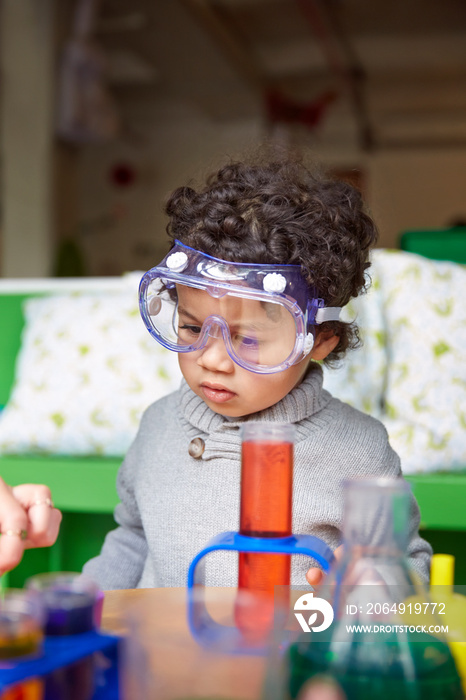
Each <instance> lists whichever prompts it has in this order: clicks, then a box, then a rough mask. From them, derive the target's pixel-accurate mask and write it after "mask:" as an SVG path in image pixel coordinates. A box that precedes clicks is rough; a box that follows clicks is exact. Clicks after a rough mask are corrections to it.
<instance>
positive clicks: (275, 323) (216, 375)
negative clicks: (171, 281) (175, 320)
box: [178, 287, 310, 418]
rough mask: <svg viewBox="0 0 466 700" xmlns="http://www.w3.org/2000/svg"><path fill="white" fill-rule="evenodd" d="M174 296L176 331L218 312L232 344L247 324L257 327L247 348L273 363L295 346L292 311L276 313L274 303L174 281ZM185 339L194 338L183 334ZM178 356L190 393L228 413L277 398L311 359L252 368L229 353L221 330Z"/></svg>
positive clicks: (252, 409)
mask: <svg viewBox="0 0 466 700" xmlns="http://www.w3.org/2000/svg"><path fill="white" fill-rule="evenodd" d="M178 300H179V325H178V334H179V335H180V337H182V336H183V334H192V335H194V334H195V333H196V332H197V333H199V328H200V326H202V323H203V322H204V320H205V319H206V318H207V317H208V316H211V315H218V316H222V317H223V318H224V319H225V320H226V321H227V323H228V325H229V328H230V335H231V337H232V342H233V344H234V345H235V343H241V342H242V341H241V338H244V335H246V334H247V329H248V327H250V328H254V329H257V328H259V329H260V333H261V342H260V343H259V349H257V345H254V350H252V349H249V350H248V349H246V350H245V352H246V353H247V352H259V353H264V354H265V355H267V356H268V357H269V358H270V363H271V364H272V363H273V360H274V359H275V357H282V356H283V357H286V356H287V354H289V353H290V352H291V350H292V348H293V346H294V342H295V334H296V329H295V325H294V321H293V319H292V318H291V316H290V318H289V323H288V322H287V321H286V320H285V322H284V319H283V318H281V319H279V318H277V314H279V313H280V309H279V308H274V307H275V306H276V305H274V304H263V303H261V302H259V301H254V300H251V299H246V300H244V299H242V300H240V299H237V298H235V297H223V298H222V299H215V298H213V297H211V296H210V295H209V294H208V293H207V292H205V291H202V290H197V289H192V288H189V287H178ZM277 329H280V332H277ZM186 342H187V343H191V342H193V340H192V339H190V338H187V339H186ZM243 345H244V342H243V343H242V346H243ZM242 352H243V350H242ZM178 357H179V363H180V368H181V371H182V373H183V376H184V378H185V379H186V381H187V383H188V385H189V386H190V388H191V389H192V390H193V391H194V393H195V394H197V395H198V396H200V397H201V398H202V400H203V401H205V403H206V404H207V405H208V406H209V408H211V409H212V410H213V411H215V412H216V413H220V414H222V415H224V416H229V417H231V418H237V417H239V416H246V415H249V414H251V413H256V412H257V411H262V410H263V409H265V408H268V407H270V406H273V405H274V404H276V403H277V402H278V401H280V400H281V399H282V398H283V397H284V396H286V395H287V394H288V393H289V392H290V391H291V390H292V389H293V388H294V387H295V386H296V385H297V384H299V383H300V382H301V380H302V378H303V376H304V374H305V372H306V369H307V367H308V364H309V361H310V358H309V357H306V358H305V359H304V360H302V361H301V362H300V363H298V364H296V365H293V366H292V367H290V368H289V369H286V370H284V371H282V372H276V373H273V374H257V373H255V372H250V371H249V370H247V369H244V368H243V367H241V366H240V365H238V364H237V363H236V362H234V361H233V360H232V359H231V357H230V356H229V355H228V352H227V349H226V347H225V344H224V342H223V338H222V336H221V333H219V337H216V338H209V339H208V341H207V344H206V345H205V347H204V348H203V349H202V350H196V351H193V352H188V353H180V354H179V356H178Z"/></svg>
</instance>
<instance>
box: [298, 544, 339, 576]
mask: <svg viewBox="0 0 466 700" xmlns="http://www.w3.org/2000/svg"><path fill="white" fill-rule="evenodd" d="M333 555H334V557H335V559H336V560H337V561H340V560H341V558H342V557H343V545H342V544H341V545H340V546H339V547H337V548H336V550H335V551H334V553H333ZM324 576H325V574H324V572H323V571H322V569H318V568H317V567H315V568H312V569H309V570H308V572H307V574H306V578H307V582H308V583H310V584H311V586H318V585H319V584H320V583H322V579H323V578H324Z"/></svg>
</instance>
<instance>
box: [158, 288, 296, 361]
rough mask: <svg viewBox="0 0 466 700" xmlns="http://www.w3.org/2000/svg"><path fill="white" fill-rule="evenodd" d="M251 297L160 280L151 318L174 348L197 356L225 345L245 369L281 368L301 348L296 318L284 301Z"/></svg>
mask: <svg viewBox="0 0 466 700" xmlns="http://www.w3.org/2000/svg"><path fill="white" fill-rule="evenodd" d="M246 294H247V292H246V293H245V296H242V294H241V292H238V291H237V290H236V291H234V292H233V291H226V290H225V289H220V290H219V289H218V288H215V287H212V288H209V287H207V288H205V287H204V288H202V289H196V288H195V287H193V286H190V285H184V284H181V283H179V282H177V283H176V284H175V283H173V282H167V281H164V280H162V279H160V278H156V279H153V280H152V281H151V282H150V284H149V286H148V288H147V292H146V300H147V301H146V309H147V317H146V320H147V321H149V323H150V326H151V328H152V330H153V333H154V335H155V336H156V337H157V339H158V340H159V341H160V342H161V343H162V344H163V345H165V347H168V348H169V349H171V350H175V351H177V352H192V351H195V350H201V349H202V348H204V347H206V346H208V345H209V344H211V343H213V342H223V343H224V344H225V347H226V349H227V351H228V354H229V355H230V357H231V358H232V359H233V360H234V361H235V362H237V363H238V364H240V365H242V366H243V367H246V368H248V369H252V370H253V371H254V370H256V371H257V370H258V368H260V367H263V368H277V370H278V369H279V368H282V366H283V365H284V363H286V361H287V360H288V358H290V356H291V355H292V353H293V351H294V349H295V346H296V337H297V332H298V329H297V325H296V320H295V317H294V316H293V314H292V313H291V312H290V310H289V309H288V308H287V307H286V306H285V305H283V304H281V303H280V302H279V301H271V300H270V299H268V298H260V295H258V297H257V298H250V294H248V296H246Z"/></svg>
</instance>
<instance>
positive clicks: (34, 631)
mask: <svg viewBox="0 0 466 700" xmlns="http://www.w3.org/2000/svg"><path fill="white" fill-rule="evenodd" d="M43 623H44V609H43V606H42V604H41V601H40V597H39V596H38V595H37V594H35V593H34V592H33V591H24V590H20V589H15V588H10V589H7V590H6V591H4V592H3V593H2V594H1V596H0V672H1V670H2V669H4V668H5V669H8V668H10V666H11V664H12V662H13V663H14V662H16V661H23V660H27V659H29V658H34V657H36V656H40V655H41V653H42V642H43V639H44V632H43ZM42 692H43V683H42V680H41V679H40V678H29V679H28V680H23V681H19V682H17V683H15V684H14V685H13V686H9V687H8V688H6V689H5V690H3V691H2V690H0V698H1V700H16V698H42Z"/></svg>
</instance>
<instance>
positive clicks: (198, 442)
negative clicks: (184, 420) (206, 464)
mask: <svg viewBox="0 0 466 700" xmlns="http://www.w3.org/2000/svg"><path fill="white" fill-rule="evenodd" d="M204 450H205V442H204V440H203V439H202V438H200V437H196V438H193V439H192V440H191V442H190V443H189V447H188V452H189V454H190V455H191V457H194V459H201V457H202V455H203V453H204Z"/></svg>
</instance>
